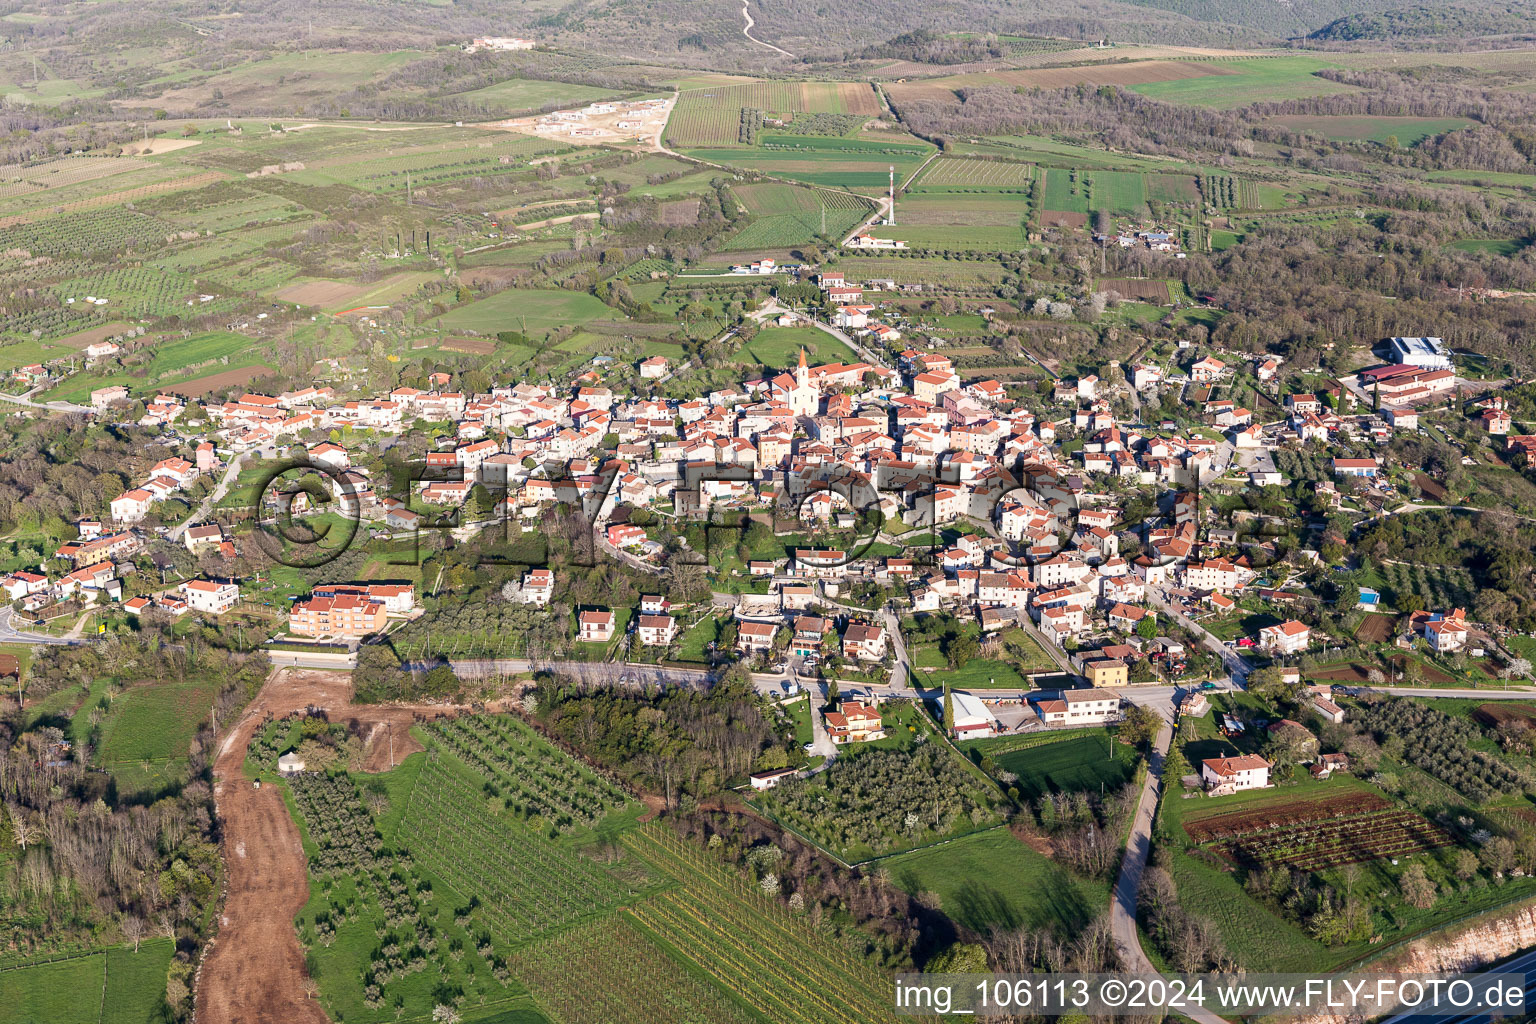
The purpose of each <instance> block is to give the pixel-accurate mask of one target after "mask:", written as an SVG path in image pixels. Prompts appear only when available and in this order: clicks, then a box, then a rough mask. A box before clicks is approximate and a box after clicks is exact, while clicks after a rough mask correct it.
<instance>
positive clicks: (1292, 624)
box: [1259, 619, 1312, 654]
mask: <svg viewBox="0 0 1536 1024" xmlns="http://www.w3.org/2000/svg"><path fill="white" fill-rule="evenodd" d="M1311 639H1312V629H1311V627H1309V626H1308V625H1307V624H1306V623H1305V622H1297V621H1296V620H1295V619H1291V620H1290V621H1288V622H1282V623H1280V624H1279V625H1278V626H1265V627H1264V628H1263V629H1261V630H1259V646H1260V647H1262V648H1264V649H1265V650H1266V651H1271V652H1273V653H1275V654H1295V653H1296V652H1297V651H1304V650H1306V649H1307V644H1308V643H1309V642H1310V641H1311Z"/></svg>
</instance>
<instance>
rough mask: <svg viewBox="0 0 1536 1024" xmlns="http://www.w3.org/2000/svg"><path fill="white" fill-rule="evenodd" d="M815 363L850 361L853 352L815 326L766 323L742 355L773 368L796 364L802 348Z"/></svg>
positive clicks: (742, 348)
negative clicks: (768, 324) (774, 325)
mask: <svg viewBox="0 0 1536 1024" xmlns="http://www.w3.org/2000/svg"><path fill="white" fill-rule="evenodd" d="M801 348H804V349H805V357H806V359H808V360H810V361H811V362H813V363H832V362H847V361H848V360H849V359H850V358H851V357H852V356H853V352H852V351H851V350H850V349H849V348H848V346H847V345H844V344H843V343H842V342H840V341H838V340H837V339H836V338H834V337H832V335H830V334H828V333H827V332H826V331H823V330H819V329H817V328H815V327H765V328H763V329H762V330H760V331H758V332H757V336H756V337H754V338H753V339H752V340H751V341H749V342H747V343H746V344H745V345H743V346H742V347H741V354H742V356H744V357H746V358H748V359H750V360H751V361H752V362H754V363H757V364H759V365H762V366H766V367H770V368H772V369H777V370H783V369H788V368H789V367H792V366H794V365H795V361H796V360H797V359H799V357H800V349H801Z"/></svg>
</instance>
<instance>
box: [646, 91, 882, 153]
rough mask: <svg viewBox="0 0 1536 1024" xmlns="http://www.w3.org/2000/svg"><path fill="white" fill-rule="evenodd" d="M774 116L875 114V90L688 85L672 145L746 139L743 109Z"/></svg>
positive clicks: (671, 125) (675, 113)
mask: <svg viewBox="0 0 1536 1024" xmlns="http://www.w3.org/2000/svg"><path fill="white" fill-rule="evenodd" d="M743 110H751V111H758V112H761V113H764V114H768V115H770V116H784V115H789V114H798V113H819V114H850V115H860V116H864V117H874V116H876V115H878V114H879V113H880V104H879V101H878V100H877V99H876V97H875V93H874V90H873V89H871V88H870V87H869V86H868V85H865V84H862V83H858V82H751V83H748V84H746V85H726V86H717V87H715V88H710V89H689V90H688V91H686V92H683V93H682V94H680V95H679V96H678V100H677V106H676V107H675V108H673V110H672V117H671V119H670V120H668V121H667V129H666V139H667V144H668V145H670V146H729V145H734V144H736V143H739V142H740V141H741V139H742V124H743V121H742V111H743Z"/></svg>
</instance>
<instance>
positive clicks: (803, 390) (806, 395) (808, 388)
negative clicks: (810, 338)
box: [768, 348, 821, 416]
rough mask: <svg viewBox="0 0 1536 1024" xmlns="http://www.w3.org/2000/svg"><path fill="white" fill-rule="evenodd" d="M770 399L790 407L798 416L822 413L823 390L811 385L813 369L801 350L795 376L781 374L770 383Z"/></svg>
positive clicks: (803, 350)
mask: <svg viewBox="0 0 1536 1024" xmlns="http://www.w3.org/2000/svg"><path fill="white" fill-rule="evenodd" d="M768 397H769V398H770V399H772V400H773V401H775V402H783V403H784V404H785V405H787V406H789V409H790V411H791V412H793V413H794V414H795V415H796V416H815V415H816V414H817V413H818V412H820V411H821V389H820V388H817V387H815V386H814V385H812V384H811V368H810V366H808V365H807V364H806V361H805V349H803V348H802V349H801V350H800V364H799V365H798V366H796V367H795V372H794V374H793V375H791V374H788V373H781V374H779V375H778V376H777V377H774V378H773V379H772V380H770V381H769V382H768Z"/></svg>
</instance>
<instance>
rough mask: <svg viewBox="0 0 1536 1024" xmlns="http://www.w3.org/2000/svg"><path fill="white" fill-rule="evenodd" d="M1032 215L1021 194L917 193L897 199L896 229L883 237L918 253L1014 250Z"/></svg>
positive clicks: (888, 228) (887, 229)
mask: <svg viewBox="0 0 1536 1024" xmlns="http://www.w3.org/2000/svg"><path fill="white" fill-rule="evenodd" d="M1004 166H1008V165H1004ZM1028 216H1029V200H1028V198H1027V197H1026V196H1024V195H1022V194H1016V193H1008V194H1002V193H996V194H992V195H965V194H959V193H954V192H917V193H912V194H910V195H906V196H903V197H902V198H900V199H899V200H897V203H896V221H897V223H896V225H894V226H885V227H882V228H880V229H879V233H880V235H881V236H883V237H885V236H888V237H891V238H900V239H904V240H905V241H907V242H908V243H910V244H911V245H912V246H913V247H914V248H932V249H976V250H982V251H1011V250H1016V249H1018V248H1019V247H1020V246H1022V245H1023V244H1024V241H1025V231H1024V221H1025V218H1026V217H1028Z"/></svg>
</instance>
